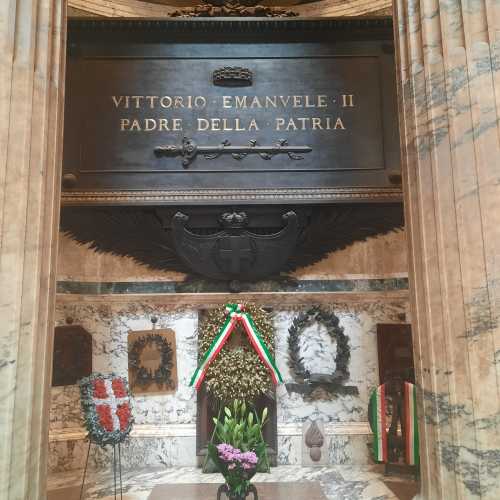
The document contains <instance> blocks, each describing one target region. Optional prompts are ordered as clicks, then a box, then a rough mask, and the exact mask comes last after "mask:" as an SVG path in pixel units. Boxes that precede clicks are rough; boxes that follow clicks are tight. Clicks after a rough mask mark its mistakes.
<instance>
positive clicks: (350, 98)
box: [342, 94, 354, 108]
mask: <svg viewBox="0 0 500 500" xmlns="http://www.w3.org/2000/svg"><path fill="white" fill-rule="evenodd" d="M342 107H343V108H354V95H353V94H342Z"/></svg>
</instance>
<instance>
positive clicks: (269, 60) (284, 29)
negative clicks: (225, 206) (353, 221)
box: [63, 19, 400, 205]
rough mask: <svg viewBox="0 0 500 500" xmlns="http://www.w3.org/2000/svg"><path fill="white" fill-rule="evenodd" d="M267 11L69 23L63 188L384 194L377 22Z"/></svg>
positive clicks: (390, 140) (385, 119)
mask: <svg viewBox="0 0 500 500" xmlns="http://www.w3.org/2000/svg"><path fill="white" fill-rule="evenodd" d="M276 22H277V21H276V20H273V21H258V22H257V21H256V22H253V23H252V21H251V20H239V21H238V22H237V21H232V22H229V21H228V22H223V21H221V20H219V21H217V20H210V21H205V22H204V24H203V23H199V22H198V23H196V22H194V20H190V21H173V20H170V21H162V22H160V21H158V22H155V23H152V22H151V23H150V24H148V23H147V22H139V21H137V22H132V21H130V22H121V23H116V22H115V23H113V24H110V23H108V24H106V22H105V21H92V22H89V21H77V22H75V21H74V22H73V23H71V24H70V36H69V38H70V45H69V59H68V66H67V67H68V76H67V90H66V119H65V150H64V175H63V191H64V194H63V201H64V202H65V203H76V204H78V203H90V202H95V203H110V204H115V203H135V202H136V203H139V204H145V203H152V204H153V203H154V204H161V203H165V204H167V203H171V204H177V205H179V204H183V203H185V204H193V203H200V202H205V203H206V202H211V201H212V202H214V203H215V202H221V201H222V202H223V201H224V193H225V192H227V193H229V191H231V193H232V194H231V196H233V200H234V199H236V201H259V202H262V201H263V202H270V203H273V202H276V200H277V199H278V198H277V197H276V195H278V196H279V201H280V202H286V200H287V199H289V198H290V199H291V200H293V201H294V202H295V203H296V202H297V201H299V202H300V201H301V196H300V193H304V194H305V197H304V200H303V201H304V202H311V201H317V202H330V201H335V200H336V198H335V196H334V194H335V193H344V194H345V193H347V196H346V197H347V198H348V199H351V200H352V199H369V198H370V197H377V196H378V198H380V199H384V200H387V199H395V198H397V197H398V196H399V194H400V193H399V187H398V186H394V185H393V184H392V183H391V174H394V172H398V171H399V169H400V166H399V154H398V134H397V123H396V111H395V110H396V99H395V77H394V67H393V54H392V52H391V50H390V41H389V42H388V41H387V40H385V39H384V38H388V39H389V40H390V36H391V34H390V31H386V32H384V30H383V29H382V28H383V26H381V25H376V27H378V31H376V36H375V35H372V37H370V36H369V35H370V33H373V30H374V27H373V26H372V25H370V24H369V23H368V22H366V30H365V31H360V30H359V29H358V31H356V30H354V29H353V30H351V31H348V30H347V29H346V28H345V27H342V30H344V31H342V32H341V33H340V34H341V35H342V36H340V35H339V32H340V31H341V24H338V23H337V24H335V21H333V20H330V21H328V22H326V21H323V22H322V21H319V20H309V21H308V20H301V21H298V20H285V19H283V20H280V22H279V23H278V26H279V27H280V29H281V33H280V34H279V35H280V36H277V34H276V29H273V25H276ZM235 23H236V24H235ZM238 23H239V24H238ZM332 23H333V24H332ZM238 26H239V28H240V29H239V30H238V29H237V28H238ZM353 26H354V25H353ZM374 26H375V25H374ZM243 28H244V29H245V30H246V32H245V34H244V35H243V34H242V32H241V29H243ZM385 28H387V26H386V27H385ZM370 29H371V30H372V31H370ZM278 31H279V30H278ZM360 33H362V34H360ZM384 33H385V35H384ZM176 35H177V36H176ZM367 38H368V39H367ZM370 38H373V39H370ZM388 47H389V49H388ZM238 193H240V194H241V196H240V194H238ZM349 194H351V195H352V196H349ZM211 196H212V198H211ZM235 196H236V198H234V197H235ZM239 196H240V197H239ZM245 196H247V197H245ZM252 196H253V198H252ZM228 199H229V198H228Z"/></svg>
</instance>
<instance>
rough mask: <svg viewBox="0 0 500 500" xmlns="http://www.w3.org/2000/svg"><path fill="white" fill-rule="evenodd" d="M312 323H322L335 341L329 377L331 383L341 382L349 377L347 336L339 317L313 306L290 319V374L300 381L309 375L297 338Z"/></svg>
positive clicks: (303, 380)
mask: <svg viewBox="0 0 500 500" xmlns="http://www.w3.org/2000/svg"><path fill="white" fill-rule="evenodd" d="M313 323H321V324H323V325H324V326H325V327H326V330H327V332H328V335H329V336H330V338H331V339H332V340H333V341H335V342H336V343H337V354H336V356H335V371H334V372H333V373H332V375H331V377H329V378H330V381H331V382H333V383H336V384H342V383H343V382H345V381H346V380H347V379H348V378H349V361H350V359H351V349H350V347H349V337H348V336H347V335H345V334H344V329H343V328H342V327H341V326H340V324H339V318H338V317H337V316H336V315H335V314H334V313H331V312H327V311H324V310H322V309H320V308H319V307H313V308H311V309H309V310H308V311H306V312H304V313H301V314H299V315H298V316H296V317H295V318H294V319H293V321H292V326H291V327H290V328H289V329H288V365H289V367H290V370H291V372H292V376H294V378H295V379H296V380H298V381H299V382H302V383H303V382H306V381H307V380H308V379H309V378H310V376H311V373H310V372H309V370H307V369H306V367H305V365H304V358H303V357H302V356H301V353H300V345H299V338H300V336H301V335H302V332H303V331H304V330H305V329H306V328H307V327H308V326H310V325H311V324H313Z"/></svg>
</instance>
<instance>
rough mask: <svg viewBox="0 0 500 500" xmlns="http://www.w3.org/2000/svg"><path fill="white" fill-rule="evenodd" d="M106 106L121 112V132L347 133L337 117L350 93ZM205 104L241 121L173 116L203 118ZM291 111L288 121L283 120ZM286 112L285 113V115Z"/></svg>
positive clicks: (116, 98)
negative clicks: (263, 113) (188, 113)
mask: <svg viewBox="0 0 500 500" xmlns="http://www.w3.org/2000/svg"><path fill="white" fill-rule="evenodd" d="M111 100H112V105H113V106H114V108H115V109H117V110H119V111H122V112H123V115H122V116H121V117H119V124H118V126H119V130H120V131H121V132H183V131H185V130H196V131H199V132H205V131H213V132H215V131H221V132H226V131H227V132H229V131H231V132H247V131H259V130H262V129H266V128H267V129H269V128H271V129H272V130H276V131H287V132H290V131H298V130H331V131H342V130H346V129H347V128H348V123H346V118H345V116H339V114H338V111H339V109H342V108H355V107H356V97H355V95H354V94H339V95H337V96H329V95H326V94H318V95H265V96H257V95H253V96H250V95H243V96H228V95H225V96H219V97H216V98H208V97H205V96H202V95H187V96H179V95H175V96H170V95H163V96H160V95H113V96H111ZM209 105H215V106H218V107H219V109H222V110H224V111H226V110H235V111H241V112H243V114H244V115H245V117H233V118H227V117H224V118H222V117H217V116H215V117H211V116H207V117H201V116H200V117H195V118H193V119H186V118H179V117H175V116H174V114H175V111H181V110H193V111H195V112H196V111H198V112H200V113H203V112H204V111H206V109H207V107H208V106H209ZM134 110H136V111H137V112H140V113H141V114H142V113H144V112H145V111H147V110H156V111H158V110H160V111H165V112H166V113H172V112H173V113H172V115H171V116H163V117H156V116H155V117H143V116H141V117H135V116H134V115H133V113H134ZM258 110H278V115H279V111H280V110H281V111H283V115H282V116H273V117H272V118H270V119H260V118H259V117H258V116H250V115H251V112H252V111H258ZM300 110H304V111H305V110H315V111H317V115H316V116H300ZM290 111H293V112H294V114H293V116H286V115H287V114H289V113H290ZM287 112H288V113H287Z"/></svg>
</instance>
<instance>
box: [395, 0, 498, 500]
mask: <svg viewBox="0 0 500 500" xmlns="http://www.w3.org/2000/svg"><path fill="white" fill-rule="evenodd" d="M395 32H396V42H397V43H396V45H397V59H398V64H399V67H398V80H399V99H400V122H401V135H402V150H403V158H404V161H403V164H404V188H405V204H406V208H405V210H406V224H407V228H408V237H409V248H410V255H411V264H410V275H411V285H412V294H413V297H412V306H413V320H414V322H413V325H414V349H415V356H416V358H415V359H416V365H417V366H416V368H417V378H418V385H419V387H420V401H419V403H420V413H421V422H420V432H421V460H422V479H423V481H422V483H423V484H422V493H421V496H422V497H423V498H425V499H429V500H441V499H479V498H481V499H491V500H493V499H499V498H500V481H499V480H498V478H499V477H500V428H499V427H500V399H499V378H500V377H499V375H500V374H499V369H500V331H499V330H500V329H499V319H500V147H499V132H500V130H499V109H500V42H499V36H500V1H499V0H395Z"/></svg>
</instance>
